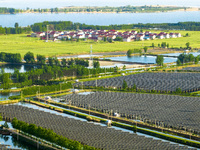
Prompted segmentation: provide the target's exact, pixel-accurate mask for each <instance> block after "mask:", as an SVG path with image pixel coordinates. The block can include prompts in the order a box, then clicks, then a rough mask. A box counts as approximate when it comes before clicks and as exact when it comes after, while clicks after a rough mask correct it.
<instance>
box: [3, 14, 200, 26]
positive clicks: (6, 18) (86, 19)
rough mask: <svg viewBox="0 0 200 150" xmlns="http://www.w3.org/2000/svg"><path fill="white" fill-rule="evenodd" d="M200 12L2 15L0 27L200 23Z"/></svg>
mask: <svg viewBox="0 0 200 150" xmlns="http://www.w3.org/2000/svg"><path fill="white" fill-rule="evenodd" d="M199 16H200V11H190V12H189V11H188V12H184V11H177V12H163V13H98V14H95V13H59V14H56V13H52V14H51V13H46V14H44V13H43V14H40V13H35V14H34V13H27V14H14V15H13V14H1V15H0V18H1V19H0V25H2V26H3V27H14V24H15V23H16V22H18V23H19V26H28V25H32V24H34V23H38V22H43V21H72V22H79V23H85V24H88V25H111V24H137V23H177V22H186V21H196V22H200V17H199Z"/></svg>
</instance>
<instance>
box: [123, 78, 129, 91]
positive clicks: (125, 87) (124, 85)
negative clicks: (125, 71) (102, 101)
mask: <svg viewBox="0 0 200 150" xmlns="http://www.w3.org/2000/svg"><path fill="white" fill-rule="evenodd" d="M127 87H128V85H127V83H126V81H125V80H124V81H123V84H122V88H123V89H124V90H125V89H127Z"/></svg>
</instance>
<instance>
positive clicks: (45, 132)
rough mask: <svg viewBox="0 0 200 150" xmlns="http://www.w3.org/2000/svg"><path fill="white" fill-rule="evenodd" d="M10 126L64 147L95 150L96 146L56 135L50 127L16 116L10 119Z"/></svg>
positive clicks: (76, 149)
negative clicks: (22, 119)
mask: <svg viewBox="0 0 200 150" xmlns="http://www.w3.org/2000/svg"><path fill="white" fill-rule="evenodd" d="M12 126H13V127H14V128H15V129H19V130H21V131H23V132H25V133H29V134H31V135H34V136H36V137H39V138H42V139H45V140H47V141H49V142H52V143H55V144H57V145H60V146H62V147H65V148H67V149H73V150H80V149H84V150H96V148H94V147H91V146H88V145H84V144H82V143H80V142H78V141H73V140H70V139H68V138H66V137H64V136H61V135H58V134H57V133H55V132H54V131H53V130H51V129H46V128H42V127H40V126H36V125H35V124H28V123H26V122H23V121H20V120H17V119H16V118H13V120H12Z"/></svg>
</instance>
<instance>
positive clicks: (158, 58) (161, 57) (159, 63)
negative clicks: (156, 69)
mask: <svg viewBox="0 0 200 150" xmlns="http://www.w3.org/2000/svg"><path fill="white" fill-rule="evenodd" d="M163 62H164V57H163V56H162V55H158V56H157V58H156V63H157V65H159V66H163Z"/></svg>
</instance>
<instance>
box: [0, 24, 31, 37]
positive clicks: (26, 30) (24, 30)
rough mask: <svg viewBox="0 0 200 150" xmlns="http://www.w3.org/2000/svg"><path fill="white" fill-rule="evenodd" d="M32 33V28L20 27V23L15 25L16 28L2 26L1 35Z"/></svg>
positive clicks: (0, 28)
mask: <svg viewBox="0 0 200 150" xmlns="http://www.w3.org/2000/svg"><path fill="white" fill-rule="evenodd" d="M31 31H32V29H31V27H30V26H27V27H19V24H18V23H15V27H14V28H12V27H9V28H8V27H4V28H3V27H1V26H0V34H21V33H30V32H31Z"/></svg>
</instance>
